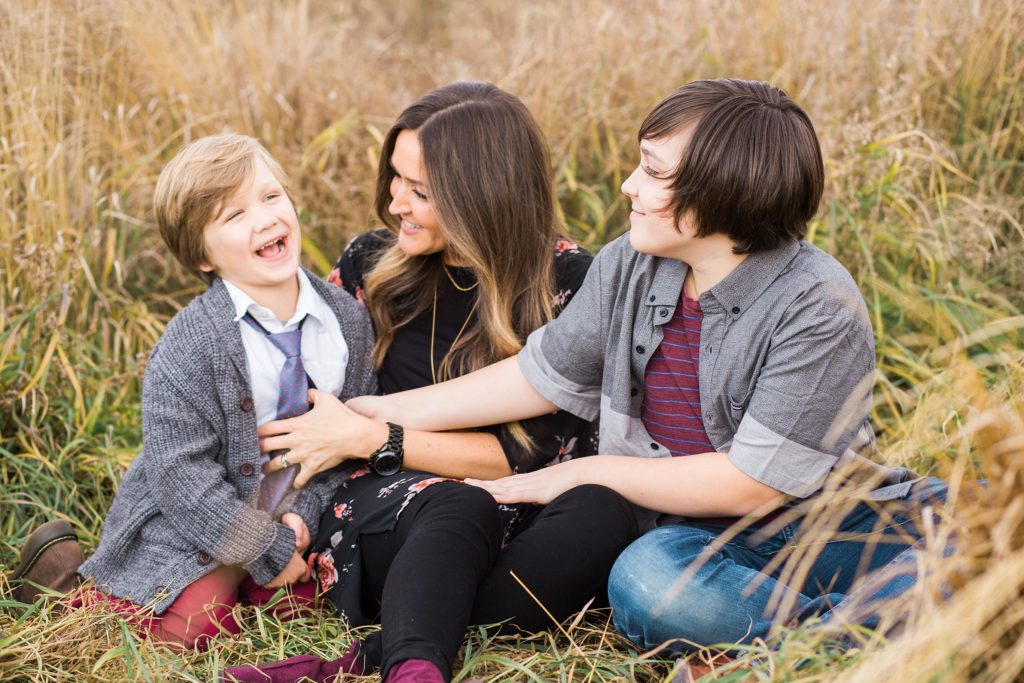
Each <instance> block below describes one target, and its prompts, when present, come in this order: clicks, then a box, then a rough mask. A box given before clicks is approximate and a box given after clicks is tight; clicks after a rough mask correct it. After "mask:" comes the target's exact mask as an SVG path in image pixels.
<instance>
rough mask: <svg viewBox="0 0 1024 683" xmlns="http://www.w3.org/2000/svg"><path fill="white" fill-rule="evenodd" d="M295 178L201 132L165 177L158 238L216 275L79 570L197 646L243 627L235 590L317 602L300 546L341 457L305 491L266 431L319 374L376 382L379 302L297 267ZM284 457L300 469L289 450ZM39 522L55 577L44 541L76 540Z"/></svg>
mask: <svg viewBox="0 0 1024 683" xmlns="http://www.w3.org/2000/svg"><path fill="white" fill-rule="evenodd" d="M287 184H288V183H287V178H286V176H285V174H284V172H283V171H282V170H281V167H280V166H279V165H278V164H277V162H275V161H274V159H273V158H271V156H270V154H269V153H267V151H266V150H265V149H264V148H263V147H262V146H261V145H260V144H259V143H258V142H257V141H256V140H255V139H253V138H250V137H245V136H241V135H216V136H211V137H206V138H203V139H201V140H198V141H196V142H194V143H192V144H190V145H188V146H187V147H185V149H183V150H182V151H181V152H179V153H178V155H177V156H176V157H175V158H174V159H172V160H171V162H170V163H168V164H167V166H166V167H165V168H164V170H163V172H162V173H161V175H160V178H159V180H158V181H157V187H156V193H155V198H154V204H155V213H156V220H157V224H158V226H159V229H160V234H161V236H162V237H163V240H164V242H165V243H166V245H167V247H168V249H170V251H171V252H172V253H173V254H174V255H175V257H177V258H178V260H179V261H180V262H181V263H182V264H183V265H184V266H185V267H187V268H188V269H189V270H191V271H193V272H194V273H196V275H198V276H199V277H200V278H202V279H203V280H204V281H205V282H206V283H207V284H208V285H210V288H209V290H208V291H206V292H205V293H204V294H202V295H200V296H199V297H197V298H196V299H195V300H194V301H192V302H191V303H190V304H189V305H188V306H186V307H185V308H184V309H182V310H181V311H180V312H179V313H178V314H177V315H176V316H175V317H174V319H173V320H171V322H170V323H169V324H168V325H167V329H166V330H165V332H164V334H163V336H162V337H161V339H160V341H159V342H158V343H157V345H156V348H155V349H154V350H153V353H152V354H151V356H150V358H149V363H148V365H147V367H146V374H145V379H144V382H143V396H142V423H143V425H142V428H143V449H142V452H141V453H140V454H139V456H138V457H137V458H136V459H135V461H134V462H133V463H132V465H131V467H129V469H128V471H127V473H126V474H125V477H124V480H123V481H122V483H121V486H120V488H119V489H118V492H117V496H116V497H115V499H114V503H113V505H112V506H111V509H110V512H109V514H108V516H107V519H106V522H105V523H104V528H103V535H102V537H101V539H100V543H99V547H98V548H97V550H96V554H94V555H93V556H92V557H91V558H90V559H89V560H87V561H86V562H85V563H84V564H82V565H81V568H80V569H79V573H80V574H81V575H82V576H83V577H90V578H92V579H93V582H94V589H92V590H91V591H90V592H88V593H86V594H85V595H84V596H83V598H82V600H85V601H91V600H102V599H105V600H111V601H113V602H115V603H116V604H117V605H118V606H119V608H121V609H122V610H123V611H124V612H125V613H128V614H135V613H137V612H141V611H142V608H143V607H144V606H145V607H150V606H152V607H153V608H154V615H153V616H152V617H150V616H149V615H148V614H147V615H145V616H144V617H142V618H140V619H139V622H140V623H141V624H142V625H143V627H144V628H146V629H147V630H148V631H150V632H152V633H153V634H154V635H155V636H157V637H159V638H160V639H161V640H164V641H168V642H172V643H179V644H182V645H184V646H185V647H188V648H191V647H204V646H205V644H206V641H207V640H208V639H209V637H211V636H213V635H215V634H216V633H218V631H220V630H227V631H229V632H237V629H238V627H237V625H236V624H235V623H234V621H233V619H231V616H230V610H231V607H232V605H233V604H234V603H235V602H237V601H238V600H239V599H240V598H241V599H244V600H247V601H249V602H256V603H260V602H264V601H266V600H267V599H268V598H269V597H270V596H271V595H273V593H274V592H275V591H274V589H276V588H278V587H281V586H289V585H290V586H292V587H293V589H294V590H295V592H296V594H298V595H300V596H302V597H304V598H312V594H313V591H314V585H315V584H314V583H313V582H309V583H305V582H306V581H308V578H309V569H308V567H307V566H306V562H305V561H304V560H303V559H302V557H301V554H302V552H303V551H304V550H305V548H306V546H307V545H308V544H309V540H310V537H311V536H312V535H315V534H316V532H317V526H318V523H319V520H320V515H321V512H322V511H323V509H324V508H325V507H326V505H327V503H328V501H329V497H330V495H331V494H332V493H333V491H334V489H335V488H337V486H338V485H339V484H340V483H341V481H342V479H343V477H344V476H345V470H344V469H343V468H337V469H335V470H331V471H328V472H325V473H322V474H319V475H317V476H315V477H313V478H312V479H310V481H309V482H308V483H307V485H306V486H305V487H304V488H302V489H298V490H293V489H292V488H291V486H290V484H291V482H290V480H284V481H273V480H270V479H269V477H264V475H263V474H262V470H261V467H262V465H263V464H264V461H265V460H266V457H265V456H262V455H261V453H260V449H259V443H258V438H257V435H256V428H257V426H258V425H259V424H262V423H264V422H268V421H270V420H274V419H277V418H279V417H289V416H293V415H296V414H299V413H300V412H304V411H305V409H306V408H307V406H308V397H307V394H308V389H309V387H310V386H315V387H316V388H318V389H320V390H321V391H325V392H329V393H331V394H334V395H341V396H343V397H346V396H354V395H359V394H365V393H372V392H374V391H375V389H376V380H375V377H374V373H373V367H372V365H371V363H370V361H369V357H370V349H371V348H372V346H373V333H372V328H371V325H370V320H369V317H368V315H367V313H366V310H365V309H364V308H363V307H362V306H360V305H359V304H357V303H356V302H355V300H353V299H352V298H351V297H349V295H348V294H346V293H345V292H344V291H343V290H342V289H340V288H337V287H333V286H331V285H329V284H327V283H325V282H322V281H320V280H319V279H317V278H315V277H313V276H312V275H311V274H310V273H308V272H307V271H305V270H304V269H302V268H300V266H299V255H300V252H301V239H302V236H301V232H300V228H299V221H298V217H297V216H296V213H295V208H294V206H293V205H292V202H291V199H290V198H289V197H288V194H287ZM276 457H279V458H280V459H281V460H282V461H283V462H284V463H285V464H287V454H286V453H282V454H280V455H277V456H276ZM261 480H264V481H262V483H261ZM261 508H262V509H261ZM40 531H41V532H43V534H44V535H45V534H49V535H50V536H52V538H50V537H47V538H43V537H42V536H39V535H38V534H37V535H34V536H33V538H32V539H31V541H30V544H29V546H27V547H26V551H29V553H28V554H29V555H30V557H29V558H27V560H29V561H27V562H25V563H23V564H26V565H28V566H27V567H26V568H25V569H24V571H23V572H22V576H23V577H24V578H27V579H30V580H34V581H35V582H36V583H41V584H43V585H46V584H47V583H48V582H49V580H50V579H55V578H61V577H59V576H46V575H45V574H46V570H45V569H44V568H45V567H47V566H50V567H51V568H52V567H53V566H58V565H61V564H62V562H61V561H60V560H54V559H53V558H48V557H47V554H48V553H61V554H63V555H71V556H73V554H74V553H73V549H74V547H73V546H71V545H70V544H73V543H75V542H74V541H73V540H72V539H68V537H67V535H66V533H65V532H66V530H64V529H62V528H53V527H51V528H50V529H49V530H46V529H41V530H40ZM30 548H31V550H30ZM63 569H64V572H63V573H64V575H65V577H64V578H66V574H67V572H66V567H65V568H63ZM33 570H35V572H34V573H33Z"/></svg>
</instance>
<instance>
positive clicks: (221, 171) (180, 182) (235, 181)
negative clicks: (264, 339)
mask: <svg viewBox="0 0 1024 683" xmlns="http://www.w3.org/2000/svg"><path fill="white" fill-rule="evenodd" d="M257 158H258V159H261V160H262V161H263V162H264V163H265V164H266V165H267V168H269V169H270V172H271V173H272V174H273V175H274V177H275V178H277V180H278V182H280V183H281V185H282V186H284V188H285V191H287V190H288V176H287V175H286V174H285V172H284V169H282V168H281V165H280V164H278V163H277V162H276V161H274V158H273V157H272V156H270V153H269V152H268V151H267V150H266V149H265V148H264V147H263V145H261V144H260V143H259V141H258V140H256V139H255V138H251V137H249V136H248V135H238V134H235V133H226V134H223V135H210V136H207V137H205V138H200V139H199V140H196V141H195V142H192V143H191V144H189V145H187V146H186V147H185V148H184V149H182V150H181V151H180V152H178V153H177V154H176V155H175V157H174V158H173V159H171V160H170V161H169V162H168V163H167V165H166V166H164V170H163V171H161V172H160V177H159V178H158V179H157V181H156V191H155V192H154V194H153V213H154V214H156V224H157V227H159V228H160V236H161V237H162V238H163V240H164V243H165V244H166V245H167V247H168V248H169V249H170V250H171V252H172V253H173V254H174V256H175V257H176V258H177V259H178V261H180V262H181V265H183V266H185V267H186V268H188V269H189V270H190V271H192V272H193V273H195V274H196V275H197V276H199V277H200V278H201V279H202V280H203V281H204V282H206V284H210V283H212V282H213V279H214V277H215V274H214V273H209V272H204V271H203V270H201V269H200V266H201V265H202V264H203V263H207V262H208V259H207V258H206V248H205V244H204V240H203V230H204V229H205V228H206V225H207V224H208V223H209V222H210V221H211V220H213V219H214V218H215V217H216V215H217V212H218V211H219V210H220V207H221V206H222V205H223V203H224V202H225V200H227V198H228V197H230V196H231V195H232V194H234V193H235V192H236V191H237V190H238V188H240V187H241V186H242V184H243V183H245V182H246V181H247V180H248V179H249V178H251V177H252V174H253V163H254V162H255V160H256V159H257Z"/></svg>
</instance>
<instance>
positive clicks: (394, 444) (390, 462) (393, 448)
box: [370, 422, 405, 477]
mask: <svg viewBox="0 0 1024 683" xmlns="http://www.w3.org/2000/svg"><path fill="white" fill-rule="evenodd" d="M404 441H405V431H404V430H403V429H402V425H396V424H392V423H391V422H388V440H387V441H385V442H384V445H383V446H381V447H380V448H378V449H377V450H375V451H374V452H373V453H371V454H370V469H371V470H373V471H374V472H376V473H377V474H379V475H380V476H382V477H387V476H389V475H392V474H394V473H395V472H398V471H399V470H400V469H402V460H403V459H404V457H405V449H404V448H403V447H402V443H403V442H404Z"/></svg>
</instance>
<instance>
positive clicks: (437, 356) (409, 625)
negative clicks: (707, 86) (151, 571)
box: [229, 83, 638, 681]
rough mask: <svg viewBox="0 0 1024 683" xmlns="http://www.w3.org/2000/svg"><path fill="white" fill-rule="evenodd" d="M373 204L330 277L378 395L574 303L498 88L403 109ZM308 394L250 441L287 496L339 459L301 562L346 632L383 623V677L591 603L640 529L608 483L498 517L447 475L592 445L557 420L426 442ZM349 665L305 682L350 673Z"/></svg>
mask: <svg viewBox="0 0 1024 683" xmlns="http://www.w3.org/2000/svg"><path fill="white" fill-rule="evenodd" d="M375 204H376V210H377V214H378V216H379V217H380V219H381V220H382V221H383V222H384V224H385V225H386V226H387V230H378V231H374V232H371V233H368V234H365V235H362V236H360V237H358V238H356V239H355V240H353V242H352V243H351V244H350V245H349V246H348V248H347V249H346V251H345V253H344V254H343V255H342V257H341V259H340V260H339V262H338V267H337V268H336V269H335V271H334V272H333V273H332V275H331V280H332V281H334V282H335V283H337V284H340V285H342V286H344V287H345V288H346V289H348V290H349V291H350V292H351V293H352V294H353V295H354V296H356V298H357V299H359V300H362V301H365V303H366V305H367V307H368V309H369V311H370V313H371V317H372V319H373V322H374V326H375V329H376V332H377V335H378V338H377V343H376V347H375V349H374V360H375V361H376V363H377V366H378V370H379V377H380V383H381V386H382V388H383V390H384V392H392V391H402V390H407V389H414V388H417V387H422V386H426V385H431V384H434V383H436V382H440V381H443V380H445V379H448V378H451V377H457V376H459V375H462V374H464V373H466V372H470V371H472V370H475V369H477V368H481V367H484V366H485V365H488V364H490V363H493V362H495V361H497V360H501V359H503V358H507V357H509V356H512V355H514V354H515V353H516V352H517V351H519V349H520V348H522V345H523V342H524V341H525V339H526V336H527V335H528V334H529V333H530V332H532V331H533V330H534V329H536V328H538V327H540V326H541V325H543V324H544V323H545V322H547V321H548V320H550V319H551V318H552V317H553V316H554V315H555V314H556V313H557V311H558V310H559V309H560V308H561V307H562V306H564V305H565V303H567V302H568V301H569V299H571V298H572V296H573V294H574V293H575V291H576V290H577V289H578V287H579V286H580V285H581V284H582V281H583V278H584V276H585V274H586V271H587V268H588V267H589V264H590V261H591V258H590V256H589V255H588V254H586V253H585V252H584V251H583V250H581V249H580V248H579V247H578V246H577V245H575V244H573V243H571V242H568V241H567V240H565V239H564V238H562V237H560V236H559V220H558V211H557V209H556V207H555V202H554V197H553V195H552V188H551V178H550V164H549V159H548V153H547V149H546V146H545V144H544V141H543V137H542V134H541V132H540V130H539V128H538V126H537V124H536V123H535V122H534V120H533V118H532V117H531V116H530V114H529V112H528V111H527V109H526V108H525V106H524V105H523V104H522V103H521V102H520V101H519V100H517V99H516V98H515V97H513V96H512V95H509V94H508V93H505V92H503V91H501V90H499V89H498V88H496V87H495V86H493V85H489V84H482V83H456V84H452V85H448V86H445V87H442V88H439V89H437V90H435V91H433V92H431V93H429V94H427V95H426V96H424V97H423V98H422V99H421V100H419V101H418V102H416V103H415V104H413V105H412V106H410V107H409V108H408V109H406V110H405V111H404V112H403V113H402V114H401V116H400V117H399V118H398V121H397V122H396V123H395V125H394V126H393V127H392V128H391V130H390V131H389V132H388V134H387V136H386V138H385V141H384V146H383V150H382V154H381V160H380V166H379V171H378V179H377V193H376V202H375ZM313 397H314V407H313V409H312V410H311V411H310V412H309V413H307V414H306V415H304V416H302V417H299V418H294V419H292V420H286V421H282V422H278V423H271V424H268V425H266V426H265V427H264V428H263V429H261V430H260V434H261V436H263V437H264V438H263V448H264V450H266V451H272V450H277V449H281V448H284V449H289V451H288V453H287V463H290V464H293V465H294V464H299V465H300V468H301V473H300V475H299V476H298V478H297V483H298V484H301V483H303V482H304V481H305V479H306V478H308V477H309V476H311V475H312V474H315V473H316V472H318V471H323V470H325V469H328V468H330V467H333V466H335V465H337V464H338V463H345V464H344V465H343V466H345V467H349V468H351V477H350V479H349V481H348V482H347V483H346V484H345V485H343V486H342V487H341V488H340V489H339V490H338V492H337V495H336V498H335V500H334V502H333V504H332V506H331V507H330V508H329V509H328V510H327V511H326V512H325V514H324V518H323V519H322V521H321V525H320V533H319V537H318V538H317V539H316V541H315V542H314V544H313V545H312V546H311V547H312V548H313V550H314V551H315V556H314V557H315V559H312V560H311V561H313V562H315V568H316V570H317V573H318V575H319V578H320V582H321V588H322V590H323V591H324V592H325V594H326V596H327V597H328V598H329V599H330V600H331V601H332V602H333V603H334V604H335V605H336V606H337V607H338V609H339V610H340V611H341V612H342V613H343V614H344V615H345V616H346V617H347V618H348V619H349V621H350V623H352V624H353V625H358V624H362V623H366V622H367V621H369V620H370V619H372V618H373V617H375V616H376V615H377V614H378V613H379V614H380V619H381V626H382V628H381V634H380V638H379V640H378V639H370V640H368V641H367V642H366V643H365V644H363V646H362V648H361V653H362V655H363V656H364V657H365V660H364V663H365V661H367V660H368V662H369V663H370V664H376V665H379V666H381V668H382V675H383V677H384V679H385V680H387V681H396V680H446V679H448V678H449V677H450V675H451V665H452V661H453V659H454V657H455V655H456V654H457V652H458V649H459V647H460V646H461V644H462V640H463V638H464V635H465V630H466V626H467V625H468V624H469V623H478V624H490V623H495V622H499V621H504V620H510V621H511V623H512V624H514V625H515V626H518V627H520V628H522V629H525V630H531V631H532V630H539V629H543V628H545V627H548V626H550V625H551V618H550V616H548V612H550V614H551V615H552V616H554V617H555V618H556V619H559V620H561V619H564V618H566V617H567V616H568V615H570V614H571V613H573V612H575V611H577V610H579V609H580V608H582V607H583V606H584V605H585V604H586V603H587V601H588V600H590V599H591V598H592V597H595V596H599V595H601V594H603V593H604V584H605V581H606V579H607V576H608V572H609V570H610V569H611V566H612V563H613V562H614V560H615V558H616V557H617V556H618V554H619V553H620V552H621V551H622V549H623V548H625V547H626V546H627V545H628V544H629V543H630V542H631V541H632V540H633V539H634V538H635V537H636V534H637V533H638V527H637V521H636V516H635V514H634V510H633V507H632V506H631V505H630V504H628V503H627V502H626V501H625V500H624V499H623V498H622V497H621V496H619V495H618V494H616V493H614V492H612V491H611V490H610V489H608V488H605V487H600V486H593V487H583V488H580V489H577V490H574V491H572V492H568V493H567V494H566V495H565V496H562V497H560V498H558V499H557V500H552V501H551V502H550V504H549V505H546V506H544V507H542V508H537V507H533V506H530V507H523V506H504V507H502V508H501V509H499V507H498V505H497V504H496V503H495V501H494V499H493V498H492V497H491V496H490V495H489V494H487V493H486V492H485V491H483V490H481V489H479V488H476V487H472V486H467V485H465V484H463V483H461V482H459V481H456V480H457V479H461V478H464V477H468V476H472V477H476V478H483V479H492V478H495V477H498V476H503V475H508V474H511V473H513V472H526V471H531V470H535V469H537V468H538V467H541V466H542V465H545V464H548V463H551V462H553V461H556V460H566V459H569V458H573V457H576V456H579V455H587V454H589V453H592V452H593V444H592V440H593V435H594V429H593V427H592V426H591V424H590V423H589V422H588V421H585V420H582V419H580V418H577V417H574V416H572V415H570V414H569V413H566V412H564V411H556V412H552V413H550V414H546V415H543V416H538V417H535V418H533V419H530V420H526V421H522V422H515V423H510V424H503V425H500V426H497V427H491V428H487V429H484V430H482V431H480V432H459V433H441V434H434V433H429V432H422V431H415V430H411V429H404V430H403V429H402V428H401V427H400V426H399V424H398V423H400V421H396V424H389V423H386V422H383V421H377V420H372V419H370V418H367V417H364V416H361V415H358V414H356V413H354V412H352V411H350V410H348V409H347V408H346V407H345V406H344V405H343V404H341V403H340V402H339V401H337V400H336V399H334V398H333V397H331V396H328V395H325V394H321V393H318V392H313ZM280 460H281V459H280V458H275V461H274V463H273V465H272V469H278V468H280V467H281V466H283V464H284V463H281V462H280ZM399 465H401V468H402V469H401V471H398V472H397V473H394V474H391V472H393V471H394V470H396V469H398V467H399ZM427 472H429V473H431V474H424V473H427ZM382 475H384V476H382ZM552 558H558V560H557V561H552ZM354 654H355V653H353V652H350V656H349V659H346V661H345V662H340V661H339V662H335V663H333V664H331V665H330V668H329V669H328V668H325V669H320V670H317V673H316V674H315V675H321V673H323V672H334V671H336V670H337V669H338V667H342V668H346V670H355V669H354V668H352V667H353V666H357V665H356V664H353V662H355V661H356V660H355V657H354ZM343 659H345V658H343ZM296 664H297V665H298V664H301V665H302V666H307V665H309V659H308V658H306V659H304V660H303V661H302V662H297V663H296ZM287 665H288V663H287V662H286V663H281V664H279V665H277V666H278V667H282V666H287ZM274 670H275V671H278V670H280V671H284V672H285V673H283V674H282V676H287V675H288V673H287V670H286V669H284V668H280V669H274ZM263 671H264V672H268V671H269V669H268V668H267V667H263ZM303 671H305V669H303ZM229 673H232V674H234V675H236V676H239V677H240V676H241V674H243V673H244V672H243V671H241V670H235V671H231V672H229ZM305 675H308V674H305ZM324 675H326V673H324ZM254 680H256V679H254ZM264 680H265V679H264Z"/></svg>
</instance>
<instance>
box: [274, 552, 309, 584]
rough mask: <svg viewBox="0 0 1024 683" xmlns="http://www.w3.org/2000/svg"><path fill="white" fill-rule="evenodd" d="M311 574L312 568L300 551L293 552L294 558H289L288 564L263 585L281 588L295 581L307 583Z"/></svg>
mask: <svg viewBox="0 0 1024 683" xmlns="http://www.w3.org/2000/svg"><path fill="white" fill-rule="evenodd" d="M309 575H310V569H309V565H308V564H306V561H305V560H303V559H302V556H301V555H299V554H298V553H292V559H290V560H288V564H286V565H285V567H284V569H282V570H281V573H280V574H278V575H277V576H275V577H274V578H273V579H271V581H270V583H268V584H265V585H264V586H263V587H264V588H280V587H281V586H290V585H291V584H293V583H299V582H302V583H305V582H306V581H309Z"/></svg>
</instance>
